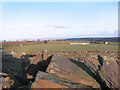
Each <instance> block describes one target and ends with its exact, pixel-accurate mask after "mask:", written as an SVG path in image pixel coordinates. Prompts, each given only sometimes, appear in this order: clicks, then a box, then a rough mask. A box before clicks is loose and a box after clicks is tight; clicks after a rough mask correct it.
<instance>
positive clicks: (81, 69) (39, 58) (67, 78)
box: [1, 50, 119, 89]
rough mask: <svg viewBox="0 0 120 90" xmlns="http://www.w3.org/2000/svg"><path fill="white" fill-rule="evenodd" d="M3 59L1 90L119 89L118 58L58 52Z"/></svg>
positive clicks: (114, 56) (105, 53) (86, 52)
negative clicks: (22, 89)
mask: <svg viewBox="0 0 120 90" xmlns="http://www.w3.org/2000/svg"><path fill="white" fill-rule="evenodd" d="M20 56H21V57H19V58H18V57H17V56H16V57H14V56H12V55H10V54H3V56H2V61H3V62H2V73H1V77H2V81H3V87H2V88H15V89H17V88H32V89H33V88H87V89H92V88H102V89H105V88H118V79H119V78H118V64H119V60H118V55H117V53H110V52H98V51H96V52H93V51H85V52H55V53H52V54H50V53H49V52H48V51H46V50H45V51H44V52H43V53H37V54H35V55H34V54H30V55H29V54H28V53H27V54H24V55H20Z"/></svg>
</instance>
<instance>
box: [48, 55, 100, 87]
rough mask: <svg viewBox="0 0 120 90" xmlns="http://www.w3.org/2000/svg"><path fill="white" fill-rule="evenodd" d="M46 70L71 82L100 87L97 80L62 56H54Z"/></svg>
mask: <svg viewBox="0 0 120 90" xmlns="http://www.w3.org/2000/svg"><path fill="white" fill-rule="evenodd" d="M46 72H48V73H51V74H54V75H56V76H58V77H61V78H64V79H66V80H68V81H70V82H71V83H78V84H82V85H86V86H91V87H93V88H100V86H99V84H98V82H97V81H96V80H95V79H94V78H93V77H91V76H90V75H89V74H88V73H86V72H85V71H84V70H82V69H81V68H80V67H79V66H77V65H76V64H74V63H73V62H72V61H70V59H69V58H67V57H64V56H54V57H53V58H52V61H51V63H50V64H49V66H48V68H47V70H46Z"/></svg>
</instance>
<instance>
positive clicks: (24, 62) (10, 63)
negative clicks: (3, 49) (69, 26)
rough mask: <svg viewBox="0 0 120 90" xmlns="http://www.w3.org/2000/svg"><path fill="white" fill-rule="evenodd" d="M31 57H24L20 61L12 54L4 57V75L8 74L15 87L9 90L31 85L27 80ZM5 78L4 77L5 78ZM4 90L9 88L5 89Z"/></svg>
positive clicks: (12, 86)
mask: <svg viewBox="0 0 120 90" xmlns="http://www.w3.org/2000/svg"><path fill="white" fill-rule="evenodd" d="M29 57H33V55H28V54H26V55H22V56H21V58H20V59H18V58H15V57H13V56H12V55H10V54H4V53H3V55H2V73H6V74H7V75H8V77H9V78H10V79H11V80H13V81H14V83H13V85H11V86H9V88H13V89H16V88H18V87H21V86H26V85H28V84H29V82H30V81H29V80H28V79H27V72H26V69H27V67H28V66H29V65H30V60H29ZM3 78H4V77H3ZM3 88H8V87H6V86H5V87H4V85H3Z"/></svg>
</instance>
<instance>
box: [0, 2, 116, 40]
mask: <svg viewBox="0 0 120 90" xmlns="http://www.w3.org/2000/svg"><path fill="white" fill-rule="evenodd" d="M1 7H2V8H1V9H2V14H1V15H2V29H1V30H2V38H1V39H2V40H23V39H27V40H30V39H50V40H51V39H60V38H82V37H115V36H118V3H117V2H3V3H2V6H1Z"/></svg>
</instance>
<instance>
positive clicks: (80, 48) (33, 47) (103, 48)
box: [3, 43, 118, 53]
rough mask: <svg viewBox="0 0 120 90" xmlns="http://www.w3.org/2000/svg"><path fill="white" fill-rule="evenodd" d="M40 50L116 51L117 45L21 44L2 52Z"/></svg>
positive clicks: (4, 49)
mask: <svg viewBox="0 0 120 90" xmlns="http://www.w3.org/2000/svg"><path fill="white" fill-rule="evenodd" d="M11 49H12V50H13V51H14V52H42V51H43V50H48V51H49V52H57V51H110V52H118V46H117V45H114V44H113V45H104V44H89V45H70V44H69V43H48V44H35V45H23V46H8V47H4V48H3V52H8V53H10V52H11Z"/></svg>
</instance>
